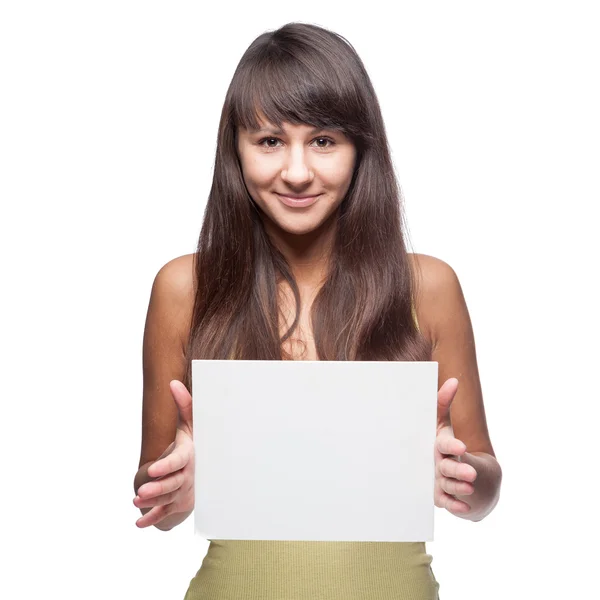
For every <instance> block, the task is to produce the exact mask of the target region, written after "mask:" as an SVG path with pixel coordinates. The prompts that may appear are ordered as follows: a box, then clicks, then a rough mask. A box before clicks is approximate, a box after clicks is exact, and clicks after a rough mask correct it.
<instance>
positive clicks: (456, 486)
mask: <svg viewBox="0 0 600 600" xmlns="http://www.w3.org/2000/svg"><path fill="white" fill-rule="evenodd" d="M457 389H458V379H456V378H455V377H452V378H451V379H447V380H446V381H445V382H444V384H443V385H442V387H441V388H440V389H439V390H438V404H437V433H436V437H435V491H434V502H435V505H436V506H437V507H439V508H445V509H446V510H447V511H448V512H450V513H452V514H453V515H457V516H460V515H464V514H466V513H468V512H470V510H471V507H470V506H469V504H467V503H466V502H463V501H462V500H458V499H457V498H455V495H459V496H468V495H470V494H472V493H473V491H474V489H475V488H474V486H473V482H474V481H475V478H476V477H477V471H476V470H475V469H474V468H473V467H472V466H471V465H467V464H464V463H461V462H460V457H461V456H462V455H463V454H464V453H465V452H466V451H467V447H466V445H465V444H464V443H463V442H461V441H460V440H459V439H457V438H455V437H454V431H453V430H452V424H451V422H450V405H451V404H452V400H453V399H454V396H455V394H456V390H457Z"/></svg>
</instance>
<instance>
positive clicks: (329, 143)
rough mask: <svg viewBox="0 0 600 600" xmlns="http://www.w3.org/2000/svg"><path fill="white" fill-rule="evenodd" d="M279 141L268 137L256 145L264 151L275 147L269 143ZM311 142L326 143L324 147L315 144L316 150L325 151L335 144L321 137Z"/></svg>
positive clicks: (329, 139)
mask: <svg viewBox="0 0 600 600" xmlns="http://www.w3.org/2000/svg"><path fill="white" fill-rule="evenodd" d="M280 141H281V140H280V139H279V138H274V137H268V138H263V139H262V140H260V142H258V145H259V146H263V147H264V148H266V149H275V148H276V147H277V146H275V145H271V144H270V142H280ZM265 142H266V144H265ZM313 142H328V144H327V143H326V144H325V145H321V144H317V148H320V149H323V150H327V149H329V148H330V147H331V146H333V145H334V144H335V142H334V141H333V140H332V139H331V138H328V137H323V136H320V137H317V138H315V139H314V140H313Z"/></svg>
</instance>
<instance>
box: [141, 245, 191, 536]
mask: <svg viewBox="0 0 600 600" xmlns="http://www.w3.org/2000/svg"><path fill="white" fill-rule="evenodd" d="M192 259H193V255H186V256H181V257H179V258H176V259H173V260H172V261H170V262H168V263H167V264H166V265H164V266H163V267H162V268H161V269H160V271H159V272H158V274H157V275H156V278H155V280H154V283H153V285H152V292H151V295H150V302H149V306H148V313H147V316H146V324H145V329H144V340H143V351H142V367H143V380H144V388H143V408H142V448H141V453H140V460H139V467H138V471H137V473H136V475H135V478H134V484H133V486H134V490H135V493H136V494H137V491H138V489H139V488H140V487H141V486H142V485H143V484H145V483H147V482H149V481H155V480H156V478H152V477H150V476H149V475H148V467H149V466H150V465H151V464H152V463H153V462H155V461H156V460H157V459H158V458H159V457H160V456H161V455H162V454H164V453H165V451H166V450H167V449H168V448H169V446H170V444H171V443H172V442H173V441H174V439H175V431H176V428H177V407H176V405H175V402H174V400H173V396H172V393H171V389H170V385H169V384H170V382H171V380H173V379H177V380H179V381H183V379H184V376H185V368H186V357H185V345H186V341H187V335H189V332H188V330H189V321H190V318H191V309H192V303H193V286H192V281H193V265H192ZM150 510H151V507H148V508H140V511H141V512H142V514H146V513H147V512H149V511H150ZM189 514H191V511H190V512H187V513H178V514H173V515H169V516H168V517H165V518H164V519H163V520H161V521H160V522H159V523H156V525H155V526H156V527H157V528H158V529H161V530H168V529H171V528H172V527H174V526H175V525H178V524H179V523H181V522H183V521H184V520H185V519H186V518H187V517H188V516H189Z"/></svg>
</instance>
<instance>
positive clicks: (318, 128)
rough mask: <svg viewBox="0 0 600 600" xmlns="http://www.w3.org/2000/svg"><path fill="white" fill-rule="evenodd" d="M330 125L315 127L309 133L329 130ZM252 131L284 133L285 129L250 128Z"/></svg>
mask: <svg viewBox="0 0 600 600" xmlns="http://www.w3.org/2000/svg"><path fill="white" fill-rule="evenodd" d="M328 129H329V127H313V129H311V130H310V131H309V132H308V135H313V134H315V133H318V132H319V131H324V130H328ZM249 131H250V133H272V134H274V135H283V134H284V133H285V131H284V130H283V129H279V128H278V127H262V128H261V129H250V130H249Z"/></svg>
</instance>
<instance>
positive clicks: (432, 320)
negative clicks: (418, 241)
mask: <svg viewBox="0 0 600 600" xmlns="http://www.w3.org/2000/svg"><path fill="white" fill-rule="evenodd" d="M408 256H409V258H410V259H411V265H412V266H413V272H414V276H415V283H416V291H415V296H416V299H415V302H416V306H415V309H416V311H417V319H418V321H419V327H420V329H421V331H422V332H423V333H424V334H425V335H426V336H427V337H428V338H429V339H430V340H432V341H433V342H434V344H435V343H436V341H437V338H438V334H439V323H440V319H441V318H443V315H442V313H443V312H444V311H445V309H446V308H448V302H447V300H448V295H449V294H454V295H455V294H456V293H457V291H458V289H459V288H460V283H459V281H458V277H457V275H456V273H455V271H454V269H453V268H452V267H451V266H450V265H449V264H448V263H447V262H445V261H443V260H442V259H440V258H437V257H435V256H430V255H429V254H417V253H414V254H409V255H408Z"/></svg>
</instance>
